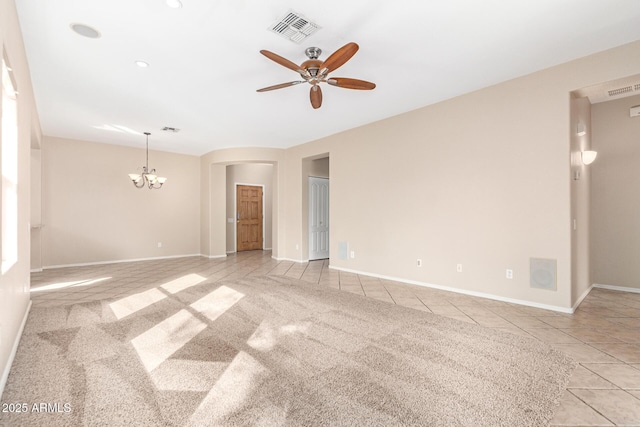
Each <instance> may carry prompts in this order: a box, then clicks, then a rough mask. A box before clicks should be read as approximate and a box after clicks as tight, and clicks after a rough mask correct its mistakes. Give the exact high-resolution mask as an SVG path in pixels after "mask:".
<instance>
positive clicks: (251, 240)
mask: <svg viewBox="0 0 640 427" xmlns="http://www.w3.org/2000/svg"><path fill="white" fill-rule="evenodd" d="M236 200H237V202H236V203H237V206H236V209H237V211H236V218H237V224H238V225H237V232H236V235H237V251H238V252H240V251H252V250H256V249H262V187H257V186H252V185H238V186H237V187H236Z"/></svg>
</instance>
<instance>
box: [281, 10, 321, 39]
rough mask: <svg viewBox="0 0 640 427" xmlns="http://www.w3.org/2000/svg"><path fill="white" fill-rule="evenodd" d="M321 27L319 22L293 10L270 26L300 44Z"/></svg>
mask: <svg viewBox="0 0 640 427" xmlns="http://www.w3.org/2000/svg"><path fill="white" fill-rule="evenodd" d="M319 29H320V26H319V25H318V24H315V23H313V22H310V21H309V20H308V19H307V18H305V17H304V16H303V15H302V14H300V13H298V12H294V11H292V10H290V11H289V12H288V13H287V14H286V15H285V16H284V17H283V18H282V19H280V20H279V21H278V22H276V23H275V24H273V25H271V26H270V27H269V30H270V31H273V32H274V33H276V34H279V35H281V36H282V37H284V38H285V39H289V40H291V41H292V42H294V43H298V44H300V43H302V41H303V40H305V39H306V38H307V37H309V36H310V35H312V34H313V33H315V32H316V31H318V30H319Z"/></svg>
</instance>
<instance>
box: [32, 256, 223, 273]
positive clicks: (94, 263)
mask: <svg viewBox="0 0 640 427" xmlns="http://www.w3.org/2000/svg"><path fill="white" fill-rule="evenodd" d="M194 256H201V257H205V258H220V256H213V257H212V256H207V255H202V254H186V255H170V256H159V257H150V258H131V259H116V260H112V261H95V262H83V263H78V264H61V265H47V266H43V267H42V269H43V270H49V269H52V268H65V267H84V266H86V265H103V264H117V263H121V262H137V261H152V260H156V259H172V258H187V257H194Z"/></svg>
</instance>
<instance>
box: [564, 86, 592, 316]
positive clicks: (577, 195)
mask: <svg viewBox="0 0 640 427" xmlns="http://www.w3.org/2000/svg"><path fill="white" fill-rule="evenodd" d="M578 124H581V125H583V126H584V127H585V130H586V134H585V135H578ZM569 135H570V138H571V176H572V180H571V221H572V222H571V300H572V302H573V303H574V305H575V303H576V302H579V301H581V300H582V298H584V297H585V296H586V295H587V293H588V291H589V289H591V284H592V283H591V275H590V267H589V265H590V264H589V256H590V255H589V251H590V247H591V241H590V240H591V235H590V205H591V196H590V195H591V166H585V165H584V164H583V163H582V155H581V152H582V151H585V150H590V149H591V135H592V133H591V103H590V102H589V99H588V98H574V97H572V98H571V129H570V132H569Z"/></svg>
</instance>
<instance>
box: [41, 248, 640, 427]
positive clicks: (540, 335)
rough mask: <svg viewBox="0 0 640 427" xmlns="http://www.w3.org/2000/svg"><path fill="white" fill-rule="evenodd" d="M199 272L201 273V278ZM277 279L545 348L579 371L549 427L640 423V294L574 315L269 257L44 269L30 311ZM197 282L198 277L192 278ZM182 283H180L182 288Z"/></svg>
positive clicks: (596, 297)
mask: <svg viewBox="0 0 640 427" xmlns="http://www.w3.org/2000/svg"><path fill="white" fill-rule="evenodd" d="M195 275H198V276H195ZM261 275H281V276H287V277H292V278H296V279H301V280H304V281H308V282H311V283H317V285H318V286H327V287H331V288H335V289H340V290H342V291H346V292H351V293H355V294H359V295H363V296H366V297H369V298H375V299H378V300H381V301H386V302H388V303H390V304H398V305H402V306H405V307H411V308H414V309H417V310H423V311H427V312H432V313H435V314H438V315H441V316H446V317H451V318H454V319H458V320H462V321H465V322H471V323H477V324H480V325H483V326H486V327H489V328H494V329H499V330H503V331H508V332H511V333H514V334H519V335H524V336H528V337H532V338H535V339H538V340H540V341H543V342H546V343H549V344H550V345H553V346H554V347H556V348H558V349H560V350H562V351H564V352H566V353H567V354H569V355H571V356H572V357H573V358H574V359H575V360H576V361H577V362H579V366H578V368H577V369H576V371H575V372H574V375H573V377H572V378H571V380H570V383H569V385H568V387H567V390H566V391H565V394H564V396H563V398H562V402H561V406H560V408H559V409H558V411H557V413H556V416H555V418H554V420H553V421H552V423H551V424H552V425H554V426H555V425H558V426H611V425H625V426H629V425H633V426H640V294H637V293H628V292H617V291H610V290H604V289H593V290H592V291H591V293H590V294H589V296H588V297H587V298H586V299H585V300H584V301H583V302H582V304H581V305H580V307H579V308H578V310H577V311H576V313H575V314H573V315H569V314H563V313H557V312H554V311H548V310H543V309H538V308H532V307H526V306H521V305H516V304H511V303H505V302H500V301H494V300H490V299H484V298H478V297H471V296H466V295H461V294H457V293H453V292H446V291H441V290H436V289H430V288H426V287H421V286H415V285H409V284H403V283H398V282H393V281H388V280H382V279H377V278H372V277H367V276H362V275H357V274H351V273H344V272H339V271H336V270H330V269H329V266H328V261H326V260H325V261H312V262H309V263H305V264H300V263H294V262H289V261H276V260H274V259H272V258H271V252H270V251H264V252H263V251H252V252H242V253H240V254H233V255H230V256H228V257H227V258H225V259H213V260H209V259H206V258H200V257H187V258H175V259H164V260H153V261H139V262H127V263H115V264H104V265H93V266H82V267H66V268H57V269H50V270H44V271H43V272H39V273H33V274H32V275H31V299H32V301H33V306H34V307H50V306H60V305H68V304H74V303H80V302H86V301H94V300H99V299H106V298H114V299H120V298H124V297H126V296H129V295H132V294H136V293H139V292H142V291H145V290H148V289H151V288H155V287H158V286H160V285H163V284H166V283H167V282H174V283H179V281H180V280H205V279H206V280H208V281H210V282H212V281H219V280H232V279H236V278H241V277H247V276H261ZM194 278H195V279H194ZM178 285H179V284H178Z"/></svg>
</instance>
